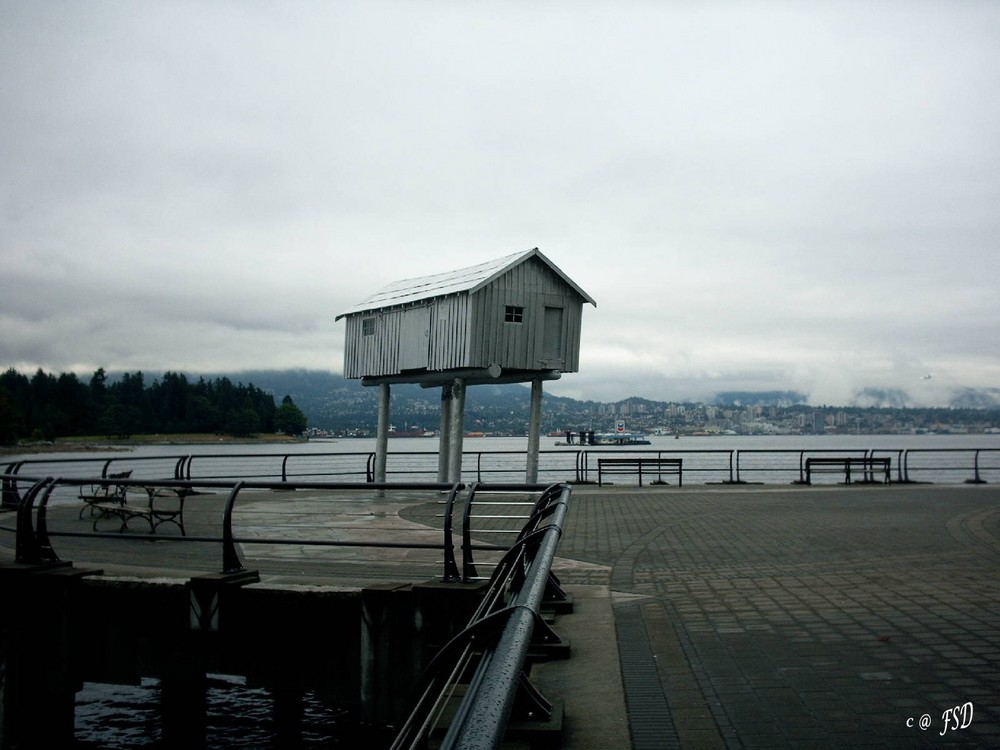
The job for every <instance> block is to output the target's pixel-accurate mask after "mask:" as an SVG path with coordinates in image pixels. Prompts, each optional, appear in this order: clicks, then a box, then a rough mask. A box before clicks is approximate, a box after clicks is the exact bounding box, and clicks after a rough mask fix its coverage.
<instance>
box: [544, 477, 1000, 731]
mask: <svg viewBox="0 0 1000 750" xmlns="http://www.w3.org/2000/svg"><path fill="white" fill-rule="evenodd" d="M559 555H560V557H564V558H571V559H574V560H580V561H585V562H589V563H593V564H594V565H596V566H601V565H603V566H608V567H607V568H597V567H593V566H590V567H586V568H583V569H581V570H577V569H575V568H574V567H573V566H572V565H570V566H569V570H568V571H566V572H560V576H561V578H562V580H563V581H564V583H595V582H597V579H598V578H599V577H600V575H601V572H600V571H601V570H604V571H606V572H605V573H604V575H605V576H606V577H607V578H608V579H609V582H610V584H611V588H612V590H613V591H614V592H616V596H617V597H619V603H618V604H616V606H615V613H616V619H617V621H618V637H619V641H620V643H619V647H620V650H621V653H622V671H623V682H624V683H625V693H626V700H627V702H628V706H629V720H630V724H631V726H632V738H633V743H634V746H635V747H636V748H637V750H638V749H639V748H645V747H684V748H733V749H735V748H865V747H871V748H881V747H928V748H983V747H1000V576H998V573H1000V490H998V489H995V488H989V487H982V486H980V487H934V486H922V485H913V486H893V487H863V488H849V487H815V488H808V489H806V488H789V489H785V488H778V489H775V488H750V489H737V488H718V489H710V488H690V489H689V488H683V489H680V488H672V489H660V488H657V489H646V490H642V491H638V490H636V489H635V488H611V489H607V488H604V489H602V490H600V491H598V490H597V489H596V488H587V489H581V490H580V491H576V492H574V495H573V502H572V509H571V512H570V517H569V523H568V530H567V532H566V534H565V535H564V538H563V540H562V542H561V544H560V549H559ZM628 595H631V596H628ZM642 638H645V643H639V642H638V641H639V640H640V639H642ZM643 654H647V656H646V657H645V659H646V662H645V663H644V662H643V659H642V658H639V659H638V660H636V659H635V658H633V657H634V656H639V657H642V655H643ZM650 657H651V658H652V659H653V662H654V663H655V664H656V669H657V672H658V675H659V683H660V684H659V688H660V689H661V690H662V693H663V699H664V701H665V703H661V704H660V705H666V706H669V711H670V714H671V716H670V717H669V721H664V717H661V716H651V715H647V714H649V713H651V712H652V713H655V712H656V709H655V706H656V705H658V704H657V699H656V696H650V695H649V694H648V692H646V693H642V694H637V695H634V696H630V694H629V690H630V684H632V683H635V684H644V683H643V682H642V680H643V678H644V674H643V673H644V672H648V669H649V664H648V659H649V658H650ZM646 676H648V675H646ZM636 680H638V681H639V682H638V683H636ZM969 703H971V704H972V705H971V711H972V714H971V723H970V722H969V721H968V718H969V714H968V711H969V709H968V708H967V709H966V712H965V713H964V714H963V713H962V712H958V713H957V714H956V715H949V716H945V712H946V711H948V709H951V708H953V707H956V706H964V705H966V704H969ZM922 717H923V722H924V723H927V722H929V726H928V727H927V728H925V729H921V728H920V723H921V718H922ZM962 724H966V726H965V727H964V728H958V729H956V728H955V727H956V725H957V726H959V727H961V725H962ZM909 725H912V726H909ZM946 726H947V727H948V729H947V731H944V730H945V729H946ZM650 730H652V731H654V732H658V733H659V734H658V739H657V738H654V739H652V740H651V739H650V736H649V732H650ZM943 731H944V734H943V735H942V732H943Z"/></svg>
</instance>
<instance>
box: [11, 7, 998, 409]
mask: <svg viewBox="0 0 1000 750" xmlns="http://www.w3.org/2000/svg"><path fill="white" fill-rule="evenodd" d="M998 38H1000V5H997V4H994V3H946V2H943V1H940V0H937V1H935V0H916V2H902V0H889V1H888V2H883V3H877V4H856V3H843V2H833V0H819V1H818V2H816V3H810V4H809V5H808V6H806V5H802V6H796V5H794V4H788V3H777V2H764V3H756V4H753V5H741V4H738V3H732V2H724V1H720V2H708V3H697V4H681V3H664V4H655V3H638V4H633V3H625V4H622V3H611V2H609V1H608V0H598V1H597V2H592V3H586V4H583V5H580V4H579V3H569V2H562V1H560V0H556V2H552V3H545V4H519V3H513V4H512V3H486V4H464V5H463V4H454V3H439V2H434V1H433V0H431V1H430V2H419V3H418V2H413V3H406V2H399V3H379V2H374V3H370V2H369V3H363V2H356V1H354V0H345V2H338V3H329V4H322V3H315V2H311V1H309V0H290V2H287V3H281V4H280V5H279V4H268V3H256V4H249V5H248V4H232V3H210V2H193V3H183V4H177V3H171V2H165V1H163V0H153V1H152V2H148V3H142V4H130V3H99V2H86V1H84V2H77V3H64V2H53V3H38V2H34V1H30V2H29V1H28V0H8V1H7V2H4V3H2V4H0V135H2V137H0V159H2V162H3V164H4V169H3V172H2V174H0V263H2V266H3V269H4V273H3V274H2V275H0V295H2V298H3V300H4V304H3V310H2V311H0V320H2V326H3V329H2V330H3V335H2V337H0V367H2V368H8V367H13V368H15V369H18V370H19V371H29V372H30V371H33V370H34V369H35V368H37V367H42V368H43V369H45V370H48V371H55V372H63V371H72V372H76V373H77V374H79V375H81V376H88V375H89V374H90V373H91V372H93V371H94V370H95V369H96V368H98V367H104V368H106V369H108V370H118V371H137V370H143V371H146V372H157V371H164V370H167V369H172V370H177V371H184V372H190V373H215V372H224V371H227V372H235V371H240V370H248V369H254V368H260V367H262V366H266V367H274V368H289V367H302V368H309V369H314V370H328V371H331V372H340V371H341V366H342V361H343V347H344V333H345V331H344V324H343V322H340V323H337V322H335V320H334V318H335V317H336V316H337V315H338V314H339V313H341V312H343V311H344V310H346V309H348V308H349V307H350V306H351V305H353V304H355V303H356V302H358V301H360V300H362V299H364V298H365V297H367V296H368V295H370V294H371V293H373V292H374V291H376V290H378V289H380V288H381V287H383V286H385V285H386V284H387V283H390V282H393V281H397V280H401V279H408V278H413V277H418V276H423V275H426V274H432V273H441V272H447V271H451V270H453V269H459V268H462V267H465V266H469V265H474V264H476V263H481V262H484V261H489V260H492V259H495V258H499V257H501V256H505V255H509V254H511V253H516V252H520V251H527V250H529V249H531V248H533V247H538V248H539V249H540V250H541V251H542V252H543V253H545V255H546V256H547V257H548V258H550V259H551V260H552V261H553V262H554V263H555V264H556V265H558V266H559V267H560V268H561V269H562V270H563V271H564V272H565V273H566V275H567V276H569V277H570V278H572V279H573V280H574V281H575V282H576V283H578V284H579V285H580V287H581V288H582V289H584V290H585V291H586V292H587V293H588V294H589V295H590V296H592V297H593V298H594V299H595V300H596V302H597V308H596V309H594V308H589V307H588V309H587V310H585V311H584V316H583V328H582V331H583V333H582V344H581V362H580V372H579V373H576V374H572V375H566V376H564V377H563V378H562V379H561V380H558V381H554V382H552V383H549V384H547V385H546V390H547V392H550V393H553V394H556V395H565V396H572V397H574V398H580V399H591V400H602V401H610V400H614V399H616V398H623V397H625V396H628V395H637V396H642V397H646V398H651V399H657V400H679V401H683V400H705V399H709V398H711V395H712V394H713V393H717V392H720V391H736V390H745V391H771V390H789V391H798V392H801V393H803V394H806V396H807V398H808V400H809V402H810V403H814V404H823V403H850V402H851V401H852V400H854V399H855V398H857V395H858V394H859V393H862V392H863V391H864V390H865V389H872V388H874V389H896V390H899V391H904V392H906V394H908V398H909V399H910V400H911V401H912V403H913V404H914V405H921V406H935V405H945V404H947V403H949V402H950V400H951V399H952V398H953V397H954V394H955V393H956V392H960V391H961V390H962V389H965V388H971V389H978V390H987V389H995V388H998V387H1000V334H998V331H1000V295H998V294H997V293H996V279H997V278H998V277H1000V253H997V248H996V238H997V236H1000V179H998V177H997V176H998V175H1000V138H998V134H1000V109H998V108H997V107H996V105H995V102H996V101H997V99H998V97H1000V90H998V81H1000V75H998V74H1000V45H997V44H996V40H997V39H998Z"/></svg>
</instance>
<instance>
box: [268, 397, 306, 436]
mask: <svg viewBox="0 0 1000 750" xmlns="http://www.w3.org/2000/svg"><path fill="white" fill-rule="evenodd" d="M308 426H309V421H308V420H307V419H306V415H305V414H303V413H302V410H301V409H300V408H299V407H297V406H296V405H295V402H294V401H292V397H291V396H285V397H284V398H283V399H282V400H281V406H279V407H278V410H277V412H275V415H274V429H275V430H277V431H278V432H282V433H284V434H285V435H301V434H302V433H303V432H305V431H306V427H308Z"/></svg>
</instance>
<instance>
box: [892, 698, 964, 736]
mask: <svg viewBox="0 0 1000 750" xmlns="http://www.w3.org/2000/svg"><path fill="white" fill-rule="evenodd" d="M972 713H973V709H972V701H968V702H967V703H963V704H962V705H961V706H953V707H951V708H949V709H948V710H946V711H945V712H944V713H943V714H941V721H942V722H943V723H944V728H943V729H942V730H941V732H940V733H939V734H940V735H941V736H942V737H943V736H944V735H946V734H947V733H948V732H949V731H953V732H957V731H958V730H959V729H968V727H969V726H970V725H971V724H972ZM933 723H934V720H933V719H932V718H931V715H930V714H924V715H923V716H921V717H920V718H919V719H915V718H913V717H912V716H911V717H910V718H908V719H907V720H906V726H908V727H920V729H922V730H924V731H926V730H928V729H930V728H931V725H932V724H933Z"/></svg>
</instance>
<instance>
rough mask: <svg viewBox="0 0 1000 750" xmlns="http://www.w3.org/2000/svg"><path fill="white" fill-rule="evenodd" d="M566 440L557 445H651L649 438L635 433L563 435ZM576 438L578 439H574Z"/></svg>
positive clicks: (568, 433)
mask: <svg viewBox="0 0 1000 750" xmlns="http://www.w3.org/2000/svg"><path fill="white" fill-rule="evenodd" d="M563 434H564V435H565V436H566V438H567V439H566V440H557V441H556V445H559V446H564V445H578V446H588V445H650V444H651V443H650V441H649V438H647V437H646V436H645V435H642V434H639V433H635V432H617V431H616V432H580V433H572V432H566V433H563ZM574 436H576V438H577V439H574Z"/></svg>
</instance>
